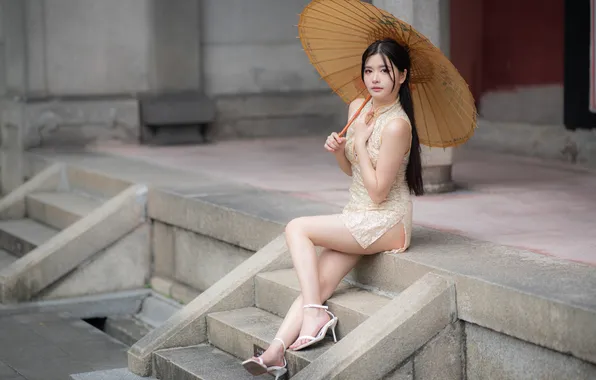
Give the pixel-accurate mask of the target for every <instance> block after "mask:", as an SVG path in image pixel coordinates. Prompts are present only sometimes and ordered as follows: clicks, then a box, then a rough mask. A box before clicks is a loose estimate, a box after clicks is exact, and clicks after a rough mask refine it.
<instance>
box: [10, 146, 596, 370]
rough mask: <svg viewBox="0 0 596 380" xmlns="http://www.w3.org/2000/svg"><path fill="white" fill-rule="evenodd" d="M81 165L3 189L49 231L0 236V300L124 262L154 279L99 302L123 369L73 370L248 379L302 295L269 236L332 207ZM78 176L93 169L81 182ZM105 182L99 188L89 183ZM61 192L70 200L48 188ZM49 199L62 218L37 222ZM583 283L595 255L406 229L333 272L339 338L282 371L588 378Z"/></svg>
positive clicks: (22, 215)
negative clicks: (90, 204)
mask: <svg viewBox="0 0 596 380" xmlns="http://www.w3.org/2000/svg"><path fill="white" fill-rule="evenodd" d="M89 163H92V164H93V165H96V166H97V167H100V166H101V165H104V168H103V169H104V170H103V173H104V174H99V171H98V172H93V171H89V170H87V169H83V168H82V167H78V165H71V164H68V165H59V166H55V165H50V166H48V167H46V168H44V169H43V170H40V171H38V172H37V175H35V176H31V179H30V180H29V181H28V182H27V183H26V184H25V185H23V186H22V187H21V188H19V189H18V191H17V192H15V193H14V194H12V193H11V194H10V195H8V196H7V197H5V198H4V199H2V200H1V201H0V219H2V222H6V221H8V222H14V221H15V220H18V221H21V222H22V221H23V220H29V221H32V222H34V223H37V224H39V225H42V226H44V227H45V228H48V229H51V230H52V231H54V232H53V233H54V234H55V235H53V236H47V239H46V236H44V235H43V234H37V235H35V236H36V237H37V238H38V240H37V241H29V243H30V244H31V245H30V246H29V247H27V249H28V251H27V252H28V253H25V254H24V255H23V256H22V257H20V258H17V259H16V260H15V259H13V258H12V253H13V252H15V251H16V250H15V249H14V248H11V247H12V246H11V245H10V244H8V243H7V244H6V245H4V243H2V244H3V245H1V246H0V248H3V249H4V250H5V251H6V252H5V254H4V255H2V256H0V257H1V258H0V262H8V263H9V264H8V266H6V267H4V268H3V269H1V270H0V289H1V290H2V296H3V302H6V301H8V302H12V303H14V302H23V301H26V300H35V299H40V300H47V299H49V298H60V297H62V298H64V297H71V296H74V295H85V294H88V292H89V291H90V288H91V287H93V288H94V289H96V290H99V291H100V292H112V291H114V287H112V288H110V287H109V286H108V285H107V284H106V283H105V281H104V282H101V281H99V282H98V281H97V279H98V277H100V276H101V277H105V273H107V271H115V278H119V279H124V278H126V277H127V276H130V275H131V273H133V270H132V269H131V268H137V269H138V268H143V270H142V271H140V272H141V274H142V277H143V282H141V284H143V285H145V284H147V282H149V283H150V284H151V288H152V290H149V289H145V290H146V291H147V292H149V294H150V295H149V296H147V297H144V298H143V301H142V302H141V304H140V305H139V307H136V308H134V310H131V309H128V311H127V312H126V313H123V314H122V313H120V315H116V314H114V315H110V316H109V317H108V319H107V321H106V328H105V330H106V332H107V333H109V334H110V335H112V336H116V337H118V339H119V340H121V341H125V342H126V343H127V344H132V346H131V347H130V348H129V350H128V352H127V354H128V371H129V372H126V371H124V372H123V371H122V368H121V369H119V370H118V372H111V374H110V375H108V374H105V373H104V374H102V373H100V372H97V373H89V374H85V375H84V376H85V377H84V378H85V379H110V380H111V379H122V378H123V377H121V376H126V378H129V377H130V378H131V379H132V378H135V379H136V377H135V375H137V376H155V377H157V378H159V379H178V378H183V379H223V380H225V379H252V378H253V377H252V376H250V375H248V373H246V371H244V369H243V368H242V367H241V364H240V363H241V361H242V360H243V359H245V358H247V357H250V356H252V355H254V354H255V353H258V352H259V351H261V350H263V349H264V348H266V347H267V346H268V344H269V343H270V342H271V341H272V339H273V337H274V334H275V332H276V331H277V329H278V327H279V325H280V323H281V320H282V318H283V317H284V315H285V313H286V311H287V310H288V308H289V306H290V303H291V302H292V301H293V300H294V299H295V297H296V296H297V295H298V293H299V287H298V281H297V279H296V275H295V273H294V271H293V270H292V269H291V268H292V264H291V260H290V256H289V253H288V251H287V247H286V246H285V238H284V236H283V234H281V235H280V233H281V232H282V231H283V226H284V225H285V223H287V221H288V220H289V219H290V218H292V217H295V216H296V215H295V214H303V215H304V214H307V211H305V210H308V212H312V213H313V214H314V213H316V214H321V213H323V212H328V211H327V210H324V209H322V208H321V207H320V206H319V205H314V203H313V205H312V206H309V203H308V202H306V201H300V202H303V203H300V202H298V201H292V200H289V198H291V197H285V196H283V195H280V194H277V193H268V192H265V191H254V190H253V189H245V187H241V186H236V187H234V186H231V185H229V184H227V183H223V182H216V180H210V179H208V178H199V179H198V180H197V179H193V180H192V181H191V179H189V178H190V175H189V174H186V173H178V174H175V175H174V174H171V175H170V174H168V177H167V178H166V179H164V180H163V182H162V183H161V185H155V182H153V183H151V184H150V185H148V186H150V188H149V189H147V188H145V187H143V185H134V184H135V183H137V184H138V183H149V181H147V180H146V179H145V178H142V175H146V176H147V178H149V176H151V178H157V177H156V175H157V174H156V173H162V172H163V168H147V167H141V166H139V165H140V164H138V163H134V164H131V163H126V164H115V163H117V161H116V160H115V159H113V158H110V159H106V158H101V159H98V160H97V161H93V160H92V159H89V160H88V161H87V164H89ZM127 165H128V166H127ZM75 166H76V167H77V168H76V169H74V167H75ZM115 167H116V168H118V172H119V173H122V172H127V173H128V174H127V176H128V178H126V179H125V180H124V179H122V176H120V177H118V178H120V179H114V178H112V177H110V176H107V177H106V178H103V179H102V183H103V184H104V185H101V186H99V185H97V184H94V183H93V180H92V178H96V177H93V176H97V175H104V176H105V172H107V171H109V170H114V168H115ZM77 173H78V174H77ZM139 173H141V174H139ZM143 173H144V174H143ZM83 175H85V176H90V177H88V178H87V179H85V180H84V181H80V182H77V180H76V177H77V176H83ZM177 176H178V177H177ZM79 178H82V177H79ZM155 181H158V180H155ZM166 181H167V182H170V183H177V184H178V185H179V186H180V187H181V188H182V189H180V188H179V189H177V190H176V191H177V192H176V191H169V190H164V188H160V187H159V186H163V187H166V188H167V187H168V186H167V185H165V186H164V184H165V183H166ZM183 181H187V182H186V183H183ZM193 181H194V182H193ZM108 183H112V185H109V186H107V187H108V189H110V188H111V189H112V190H111V191H112V192H111V193H110V192H108V193H107V194H104V193H103V192H101V191H97V188H102V186H106V184H108ZM117 183H120V184H125V186H122V187H118V186H116V184H117ZM197 183H198V185H197ZM181 184H182V185H181ZM144 189H145V192H146V197H144V198H143V196H139V194H145V193H143V190H144ZM71 193H75V194H76V195H77V196H80V197H83V198H92V200H98V201H99V202H102V203H100V204H99V205H98V206H97V207H95V208H94V209H88V210H87V213H83V212H81V211H80V210H82V207H81V208H78V207H72V205H73V204H77V205H78V204H79V203H80V202H81V201H80V200H79V201H73V199H74V198H72V197H70V194H71ZM48 194H51V195H49V196H48ZM56 194H59V195H56ZM67 194H69V198H68V199H69V200H68V201H67V202H66V201H63V202H62V203H60V202H59V201H57V199H61V198H60V197H62V196H66V195H67ZM102 195H103V196H102ZM145 198H146V203H147V211H146V213H144V212H142V211H140V209H139V205H143V210H144V205H145V203H144V199H145ZM85 200H88V199H85ZM75 202H76V203H75ZM291 202H294V203H291ZM40 203H43V206H35V205H36V204H40ZM57 204H58V206H57ZM135 205H136V206H135ZM288 205H289V206H288ZM305 205H306V206H307V207H312V208H310V209H308V208H304V206H305ZM29 208H31V210H29ZM40 208H41V210H40ZM56 209H59V210H61V211H60V212H59V213H60V215H62V216H60V217H52V216H48V219H43V220H41V218H42V216H43V215H44V214H46V215H48V214H49V215H51V214H52V213H56V212H57V211H54V210H56ZM288 209H291V210H292V211H291V212H287V211H286V210H288ZM100 210H101V211H100ZM77 213H78V214H77ZM67 215H70V216H67ZM73 215H79V217H78V219H76V218H75V216H73ZM69 218H70V219H69ZM60 220H62V221H61V222H60ZM29 221H27V222H25V223H29ZM123 221H125V222H126V223H125V224H123ZM67 223H70V224H67ZM115 230H118V231H119V233H118V234H116V233H115ZM7 231H8V233H11V232H15V231H16V232H18V233H21V232H22V231H24V230H23V229H20V228H19V229H18V230H17V229H14V228H13V229H12V230H11V229H10V228H8V229H7ZM139 231H140V232H139ZM3 234H6V232H4V233H3ZM135 234H138V236H136V237H134V238H133V237H131V236H134V235H135ZM2 236H4V235H2ZM8 236H14V235H8ZM40 236H41V237H42V238H43V239H42V238H39V237H40ZM105 236H110V238H109V239H107V240H108V241H106V239H105ZM98 237H100V238H101V239H98ZM0 240H1V241H4V240H6V239H4V238H2V239H0ZM6 241H8V242H10V240H6ZM33 243H36V248H35V247H34V246H33ZM100 243H101V244H100ZM143 244H147V245H148V244H150V245H151V250H150V251H149V249H147V246H146V245H143ZM15 246H16V245H15ZM137 246H140V247H142V249H140V250H139V251H138V252H142V254H141V253H139V256H137V257H138V258H147V257H148V256H149V254H150V255H151V260H150V261H149V260H145V259H143V260H140V261H136V262H135V261H134V260H128V261H127V260H126V259H125V260H124V261H123V258H127V257H129V258H130V257H131V256H126V255H124V256H123V255H122V252H134V250H132V251H131V249H132V248H131V247H137ZM124 247H126V249H125V248H124ZM8 248H10V249H13V251H10V250H9V249H8ZM9 252H10V253H9ZM16 252H19V251H16ZM109 252H118V253H119V255H115V256H116V257H118V260H115V259H106V261H105V262H103V263H102V261H101V258H102V257H109ZM148 252H150V253H148ZM9 254H10V255H11V256H8V255H9ZM7 260H8V261H7ZM110 260H113V261H110ZM10 262H11V263H10ZM127 262H128V264H126V265H123V263H127ZM57 263H60V265H57ZM135 263H136V264H139V263H141V264H140V265H136V266H133V265H132V264H135ZM120 267H122V268H120ZM40 273H42V274H43V276H41V275H39V274H40ZM135 273H136V272H135ZM110 274H112V272H110ZM553 278H556V279H557V281H552V279H553ZM19 279H20V280H19ZM23 279H26V281H24V282H23V281H22V280H23ZM17 280H19V281H17ZM69 282H70V283H69ZM23 283H24V284H26V285H27V286H25V287H24V288H23V287H20V284H23ZM68 283H69V285H68V286H66V284H68ZM17 285H19V286H17ZM75 285H76V286H75ZM98 285H100V286H99V287H98ZM121 285H122V284H118V286H117V287H116V288H118V287H121ZM129 285H130V283H129ZM67 289H68V291H67ZM74 289H77V291H74ZM80 289H83V290H82V291H81V290H80ZM593 289H596V271H595V270H594V269H593V268H592V267H589V266H585V265H580V264H577V263H571V262H565V261H560V260H555V259H552V258H548V257H544V256H540V255H536V254H534V253H531V252H527V251H523V250H518V249H514V248H511V247H503V246H499V245H496V244H492V243H487V242H479V241H475V240H472V239H467V238H464V237H461V236H457V235H453V234H449V233H445V232H441V231H435V230H431V229H427V228H421V227H415V228H414V233H413V241H412V247H411V249H410V250H408V252H406V253H404V254H399V255H395V254H389V253H381V254H379V255H374V256H371V257H365V258H363V259H362V260H361V261H360V263H359V265H358V266H357V267H356V268H355V269H354V270H353V271H352V272H351V273H350V274H349V275H348V276H347V277H346V279H344V282H343V283H342V284H341V286H340V287H339V289H338V290H337V291H336V292H335V293H334V294H333V296H332V297H331V298H330V299H329V300H328V302H327V305H329V307H330V310H331V311H332V312H333V313H335V314H336V315H337V316H338V317H339V320H340V322H339V325H338V330H337V331H338V335H339V338H340V340H339V341H338V342H337V343H332V342H330V341H329V339H328V340H327V341H326V342H325V343H324V344H321V345H318V346H316V347H314V348H311V349H307V350H304V351H300V352H290V351H289V352H287V355H286V358H287V360H288V367H289V375H290V377H292V378H293V379H294V380H301V379H302V380H303V379H308V380H323V379H340V378H341V379H371V380H397V379H400V380H406V379H407V380H418V379H442V380H450V379H462V378H504V379H509V378H510V379H514V378H515V379H516V380H517V379H526V378H527V379H534V378H545V379H559V378H574V379H575V378H577V379H591V378H594V377H595V376H596V346H594V344H593V342H594V341H595V339H596V323H594V321H595V320H596V319H595V318H594V316H596V302H595V300H596V297H595V293H594V290H593ZM58 290H60V291H59V292H58ZM152 291H153V292H157V293H160V294H161V295H163V296H160V295H157V294H154V293H151V292H152ZM81 293H82V294H81ZM168 298H174V299H175V300H181V301H183V303H185V305H180V304H178V303H176V302H174V301H172V300H169V299H168ZM43 302H49V301H43ZM164 304H166V307H165V308H163V309H160V310H161V311H159V312H158V311H156V308H158V307H162V306H163V305H164ZM3 307H4V305H0V311H1V310H2V308H3ZM31 307H32V308H34V305H32V306H31ZM133 343H134V344H133ZM533 363H539V364H533ZM508 368H514V369H513V370H512V371H511V372H508ZM110 376H111V377H110ZM118 376H120V377H118ZM82 378H83V377H81V379H82Z"/></svg>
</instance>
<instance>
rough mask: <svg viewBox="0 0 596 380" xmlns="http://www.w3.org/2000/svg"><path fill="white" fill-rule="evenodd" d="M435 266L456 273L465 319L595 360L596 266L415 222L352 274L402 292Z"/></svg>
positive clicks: (460, 310) (359, 279)
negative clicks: (404, 243) (403, 244)
mask: <svg viewBox="0 0 596 380" xmlns="http://www.w3.org/2000/svg"><path fill="white" fill-rule="evenodd" d="M430 271H433V272H438V273H443V274H446V275H450V276H453V277H454V279H455V283H456V289H457V306H458V315H459V318H460V319H462V320H465V321H466V322H471V323H474V324H477V325H480V326H483V327H486V328H489V329H492V330H495V331H498V332H502V333H504V334H507V335H510V336H513V337H516V338H518V339H521V340H525V341H527V342H531V343H534V344H536V345H540V346H544V347H547V348H550V349H553V350H556V351H559V352H562V353H569V354H571V355H573V356H576V357H578V358H581V359H583V360H587V361H589V362H592V363H596V345H594V342H595V341H596V268H594V267H592V266H588V265H582V264H578V263H573V262H569V261H564V260H558V259H554V258H551V257H547V256H542V255H538V254H535V253H532V252H527V251H523V250H519V249H515V248H512V247H507V246H500V245H497V244H493V243H490V242H482V241H476V240H472V239H469V238H465V237H462V236H458V235H452V234H449V233H445V232H441V231H436V230H431V229H427V228H420V227H416V228H415V229H414V232H413V239H412V245H411V248H410V249H409V250H408V251H407V252H406V253H403V254H388V253H383V254H381V255H379V256H377V257H366V258H364V259H363V260H362V261H361V262H360V263H359V265H358V266H357V268H356V269H355V270H354V271H353V272H352V273H350V275H349V278H350V280H352V281H354V282H356V283H363V284H367V285H369V286H374V287H378V288H381V289H383V290H386V291H393V292H399V291H401V290H403V289H405V288H407V287H408V286H409V285H411V284H412V283H414V282H415V281H416V280H417V279H419V278H420V277H421V276H423V275H424V274H426V273H428V272H430ZM552 279H556V281H552ZM579 326H581V327H579Z"/></svg>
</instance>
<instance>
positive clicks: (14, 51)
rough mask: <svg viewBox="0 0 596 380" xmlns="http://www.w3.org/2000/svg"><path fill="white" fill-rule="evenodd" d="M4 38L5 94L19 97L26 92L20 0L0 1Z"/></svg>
mask: <svg viewBox="0 0 596 380" xmlns="http://www.w3.org/2000/svg"><path fill="white" fill-rule="evenodd" d="M0 4H1V6H2V12H3V13H2V15H1V16H2V29H3V33H2V34H3V37H4V49H3V50H4V54H3V57H2V58H3V61H4V70H5V71H4V78H5V86H6V87H5V88H6V92H8V93H12V94H16V95H20V94H23V93H25V91H26V83H27V81H26V71H25V64H26V52H25V46H26V41H25V33H24V27H25V24H24V22H23V20H24V19H25V4H24V2H22V1H20V0H2V3H0Z"/></svg>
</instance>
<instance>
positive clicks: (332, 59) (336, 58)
mask: <svg viewBox="0 0 596 380" xmlns="http://www.w3.org/2000/svg"><path fill="white" fill-rule="evenodd" d="M348 58H356V57H354V55H346V56H343V57H335V58H329V59H325V60H322V61H315V62H313V63H325V62H333V61H337V60H340V59H348ZM351 67H354V66H351Z"/></svg>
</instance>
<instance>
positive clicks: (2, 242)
mask: <svg viewBox="0 0 596 380" xmlns="http://www.w3.org/2000/svg"><path fill="white" fill-rule="evenodd" d="M57 233H58V231H57V230H56V229H54V228H52V227H49V226H46V225H44V224H41V223H39V222H36V221H35V220H32V219H15V220H0V249H4V250H5V251H7V252H8V253H10V254H12V255H14V256H17V257H22V256H24V255H26V254H27V253H29V252H31V251H32V250H34V249H35V248H37V247H38V246H40V245H41V244H43V243H45V242H46V241H48V240H49V239H51V238H52V237H54V236H55V235H56V234H57Z"/></svg>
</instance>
